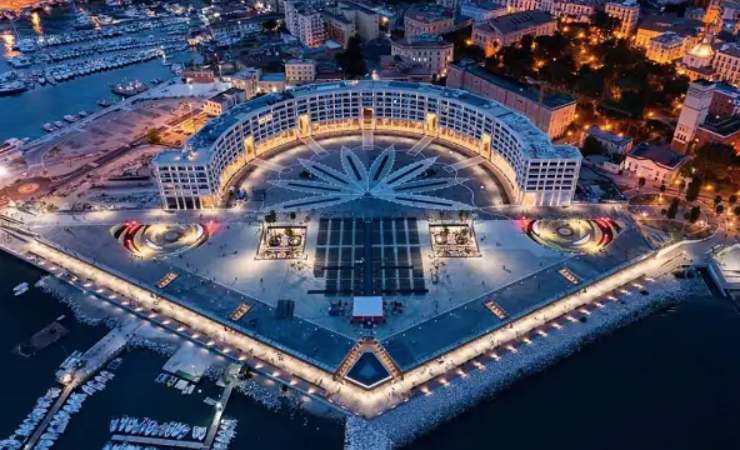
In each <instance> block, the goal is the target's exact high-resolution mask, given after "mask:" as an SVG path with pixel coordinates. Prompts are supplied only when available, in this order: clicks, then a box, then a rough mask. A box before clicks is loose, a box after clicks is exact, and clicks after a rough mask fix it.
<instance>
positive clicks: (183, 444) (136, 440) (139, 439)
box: [111, 434, 203, 449]
mask: <svg viewBox="0 0 740 450" xmlns="http://www.w3.org/2000/svg"><path fill="white" fill-rule="evenodd" d="M111 441H114V442H127V443H129V444H141V445H158V446H161V447H179V448H198V449H200V448H203V443H202V442H195V441H178V440H176V439H163V438H155V437H149V436H130V435H125V434H114V435H113V436H112V437H111Z"/></svg>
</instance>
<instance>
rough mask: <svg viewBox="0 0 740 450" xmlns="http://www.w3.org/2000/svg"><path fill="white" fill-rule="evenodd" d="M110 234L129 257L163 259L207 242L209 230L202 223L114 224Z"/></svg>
mask: <svg viewBox="0 0 740 450" xmlns="http://www.w3.org/2000/svg"><path fill="white" fill-rule="evenodd" d="M111 234H112V235H113V237H114V238H116V239H117V240H118V242H120V243H121V245H123V247H124V248H125V249H126V250H127V251H128V252H129V253H131V254H132V255H135V256H138V257H141V258H164V257H168V256H172V255H177V254H180V253H183V252H185V251H187V250H190V249H191V248H194V247H197V246H199V245H201V244H202V243H204V242H205V241H206V240H207V239H208V235H209V233H208V227H206V226H204V225H201V224H189V225H182V224H150V225H145V224H140V223H137V222H127V223H125V224H123V225H116V226H114V227H113V228H112V229H111Z"/></svg>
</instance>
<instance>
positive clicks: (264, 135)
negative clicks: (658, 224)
mask: <svg viewBox="0 0 740 450" xmlns="http://www.w3.org/2000/svg"><path fill="white" fill-rule="evenodd" d="M365 131H370V132H376V131H377V132H383V131H386V132H394V133H402V134H411V135H417V136H420V137H421V136H429V137H432V138H434V139H438V140H440V141H442V142H448V143H450V144H452V145H457V146H461V147H464V148H466V149H468V150H470V151H472V152H475V154H477V155H479V156H481V157H483V158H485V159H486V160H488V161H490V162H491V164H492V165H493V166H494V167H495V168H496V171H497V174H498V177H499V178H500V180H501V182H502V184H503V186H504V189H505V190H506V192H507V196H508V197H509V199H510V201H511V202H512V203H515V204H523V205H553V206H554V205H566V204H569V203H570V202H571V201H572V199H573V195H574V193H575V189H576V182H577V180H578V173H579V170H580V165H581V156H580V152H579V151H578V150H577V149H576V148H575V147H572V146H568V145H553V144H552V143H551V141H550V139H549V138H548V136H547V135H546V134H544V133H543V132H542V131H540V130H539V129H537V128H536V127H534V126H533V124H532V123H531V122H530V121H529V120H527V119H526V118H525V117H523V115H520V114H516V113H513V112H512V111H511V109H509V108H507V107H505V106H503V105H501V104H500V103H498V102H495V101H491V100H488V99H485V98H483V97H480V96H478V95H475V94H471V93H467V92H465V91H462V90H457V89H449V88H444V87H440V86H434V85H429V84H417V83H409V82H398V81H370V80H364V81H355V82H351V81H342V82H336V83H328V84H327V83H325V84H312V85H306V86H301V87H297V88H295V89H290V90H286V91H284V92H276V93H272V94H268V95H264V96H260V97H257V98H254V99H252V100H251V101H249V102H246V103H241V104H239V105H238V106H234V107H232V108H231V109H229V110H228V111H227V112H224V113H223V114H221V115H220V116H219V117H218V118H215V119H213V120H211V121H209V122H208V124H206V126H205V127H204V128H203V129H201V131H199V132H198V133H197V134H196V135H195V136H194V137H192V138H191V139H190V140H189V141H188V144H187V145H186V147H185V148H184V149H183V150H173V151H165V152H162V153H160V154H159V155H158V156H157V157H156V158H155V159H154V160H153V167H154V171H155V174H156V178H157V180H158V185H159V189H160V195H161V198H162V205H163V207H164V208H166V209H200V208H212V207H218V206H221V205H223V204H224V203H225V202H226V201H227V200H228V197H229V195H230V192H231V190H232V187H233V186H234V182H235V180H236V179H238V175H239V173H241V171H242V170H243V169H244V167H245V166H246V165H247V164H248V163H249V162H250V161H252V160H253V159H255V158H258V157H259V156H260V155H262V154H263V153H265V152H269V151H270V150H272V149H274V148H276V147H278V146H281V145H285V144H289V143H293V142H297V141H298V140H300V139H303V140H305V139H312V138H313V137H319V136H327V135H332V134H337V133H340V134H341V133H347V132H365ZM306 208H310V205H306Z"/></svg>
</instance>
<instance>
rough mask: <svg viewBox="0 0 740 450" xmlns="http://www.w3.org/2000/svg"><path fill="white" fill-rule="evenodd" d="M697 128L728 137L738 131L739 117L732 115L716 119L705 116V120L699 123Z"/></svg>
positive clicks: (739, 128)
mask: <svg viewBox="0 0 740 450" xmlns="http://www.w3.org/2000/svg"><path fill="white" fill-rule="evenodd" d="M699 128H701V129H704V130H707V131H709V132H711V133H714V134H717V135H720V136H722V137H729V136H731V135H733V134H736V133H738V132H740V117H738V116H733V117H728V118H717V119H715V118H712V117H707V120H706V121H704V123H702V124H701V125H699Z"/></svg>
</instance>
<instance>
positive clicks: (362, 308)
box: [352, 296, 383, 318]
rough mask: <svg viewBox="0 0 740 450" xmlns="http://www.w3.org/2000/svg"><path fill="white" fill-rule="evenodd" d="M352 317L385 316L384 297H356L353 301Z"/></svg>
mask: <svg viewBox="0 0 740 450" xmlns="http://www.w3.org/2000/svg"><path fill="white" fill-rule="evenodd" d="M352 317H353V318H359V317H364V318H370V317H383V297H380V296H362V297H355V298H354V300H353V302H352Z"/></svg>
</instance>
